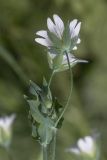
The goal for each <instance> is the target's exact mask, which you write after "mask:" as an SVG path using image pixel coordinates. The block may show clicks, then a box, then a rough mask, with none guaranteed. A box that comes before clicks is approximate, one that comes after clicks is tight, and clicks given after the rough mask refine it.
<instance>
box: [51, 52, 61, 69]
mask: <svg viewBox="0 0 107 160" xmlns="http://www.w3.org/2000/svg"><path fill="white" fill-rule="evenodd" d="M62 61H63V55H62V54H58V55H56V56H55V58H54V59H53V69H54V70H57V69H58V68H60V66H61V65H62Z"/></svg>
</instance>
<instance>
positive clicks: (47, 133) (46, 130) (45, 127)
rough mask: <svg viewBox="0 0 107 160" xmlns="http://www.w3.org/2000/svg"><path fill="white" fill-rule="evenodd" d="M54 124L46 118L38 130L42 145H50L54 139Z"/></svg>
mask: <svg viewBox="0 0 107 160" xmlns="http://www.w3.org/2000/svg"><path fill="white" fill-rule="evenodd" d="M53 125H54V124H53V122H52V121H51V119H49V118H48V117H47V118H45V120H44V121H43V123H41V124H40V126H39V128H38V134H39V136H40V140H41V143H42V144H45V145H47V144H49V143H50V142H51V140H52V138H53V130H52V128H53Z"/></svg>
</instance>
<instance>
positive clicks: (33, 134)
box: [32, 124, 38, 138]
mask: <svg viewBox="0 0 107 160" xmlns="http://www.w3.org/2000/svg"><path fill="white" fill-rule="evenodd" d="M37 136H38V135H37V128H36V126H35V125H33V124H32V137H34V138H37Z"/></svg>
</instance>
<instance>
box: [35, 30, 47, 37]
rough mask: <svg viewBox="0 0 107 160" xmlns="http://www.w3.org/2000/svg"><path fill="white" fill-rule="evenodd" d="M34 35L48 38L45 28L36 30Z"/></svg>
mask: <svg viewBox="0 0 107 160" xmlns="http://www.w3.org/2000/svg"><path fill="white" fill-rule="evenodd" d="M36 35H38V36H41V37H43V38H48V34H47V31H45V30H41V31H38V32H36Z"/></svg>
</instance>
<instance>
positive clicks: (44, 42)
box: [35, 38, 50, 47]
mask: <svg viewBox="0 0 107 160" xmlns="http://www.w3.org/2000/svg"><path fill="white" fill-rule="evenodd" d="M35 41H36V42H37V43H40V44H41V45H43V46H46V47H49V46H50V44H49V43H48V42H47V40H46V39H44V38H35Z"/></svg>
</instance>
